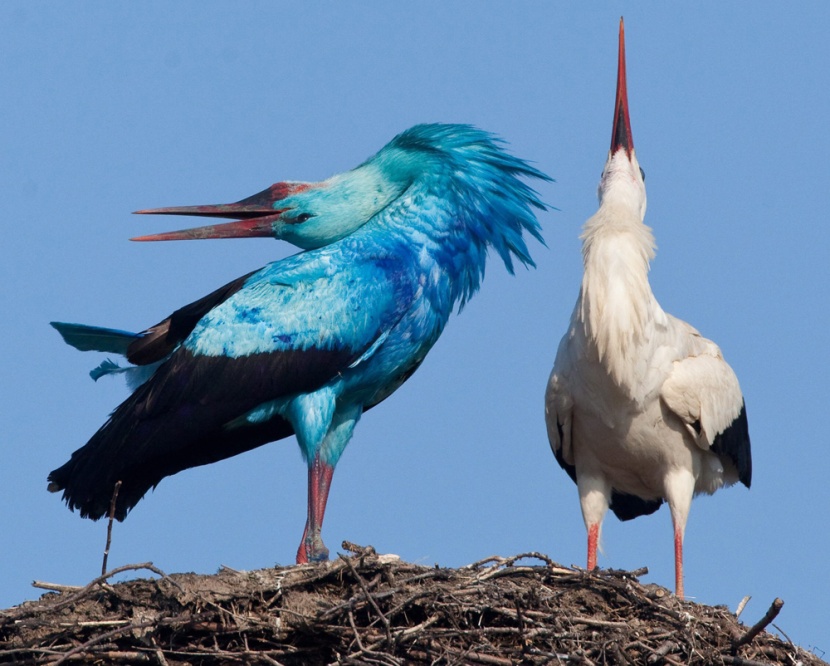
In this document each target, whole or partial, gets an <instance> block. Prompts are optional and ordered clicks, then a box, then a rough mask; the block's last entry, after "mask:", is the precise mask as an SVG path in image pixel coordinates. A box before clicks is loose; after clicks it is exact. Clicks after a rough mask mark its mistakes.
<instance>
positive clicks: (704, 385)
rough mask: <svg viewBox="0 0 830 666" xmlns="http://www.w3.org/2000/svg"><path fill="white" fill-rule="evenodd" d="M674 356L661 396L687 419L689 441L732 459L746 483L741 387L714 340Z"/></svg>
mask: <svg viewBox="0 0 830 666" xmlns="http://www.w3.org/2000/svg"><path fill="white" fill-rule="evenodd" d="M702 342H705V343H706V345H705V347H704V348H703V349H702V350H701V351H700V353H698V354H696V355H694V356H690V357H688V358H685V359H682V360H679V361H675V362H674V364H673V366H672V369H671V372H670V373H669V376H668V378H667V379H666V381H665V382H664V383H663V386H662V389H661V392H660V397H661V399H662V400H663V402H664V404H665V405H666V407H668V408H669V409H670V410H671V411H672V412H674V413H675V414H676V415H677V416H678V417H680V419H681V421H683V423H684V424H686V427H687V428H688V430H689V433H690V434H691V436H692V438H693V439H694V441H695V442H696V443H697V445H698V446H699V447H700V448H702V449H704V450H711V451H713V452H714V453H717V454H718V455H719V456H720V457H721V458H722V459H725V460H727V461H729V462H731V464H732V465H734V467H735V470H736V472H737V475H738V479H739V480H740V481H741V482H742V483H743V484H744V485H746V486H747V487H749V485H750V483H751V481H752V456H751V451H750V444H749V428H748V425H747V420H746V406H745V405H744V399H743V395H742V393H741V387H740V385H739V384H738V378H737V377H736V376H735V373H734V372H733V370H732V368H731V367H729V365H728V364H727V363H726V361H724V359H723V356H722V355H721V352H720V349H718V347H717V345H715V344H714V343H713V342H710V341H708V340H702Z"/></svg>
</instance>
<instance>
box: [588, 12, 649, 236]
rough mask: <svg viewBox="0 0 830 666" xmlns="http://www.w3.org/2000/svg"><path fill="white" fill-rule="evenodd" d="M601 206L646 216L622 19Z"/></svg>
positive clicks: (600, 189) (601, 189) (600, 191)
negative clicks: (623, 208)
mask: <svg viewBox="0 0 830 666" xmlns="http://www.w3.org/2000/svg"><path fill="white" fill-rule="evenodd" d="M598 196H599V202H600V206H603V205H610V204H613V205H624V206H626V207H628V208H630V209H632V210H633V211H634V212H635V213H636V214H638V215H639V217H640V220H641V221H642V219H643V218H644V217H645V214H646V184H645V173H644V172H643V170H642V169H641V168H640V164H639V162H637V155H636V153H635V152H634V137H633V135H632V134H631V119H630V117H629V115H628V90H627V87H626V80H625V31H624V29H623V21H622V19H620V46H619V59H618V64H617V100H616V104H615V105H614V129H613V131H612V133H611V150H610V151H609V152H608V160H607V161H606V162H605V168H604V169H603V170H602V179H601V180H600V183H599V191H598Z"/></svg>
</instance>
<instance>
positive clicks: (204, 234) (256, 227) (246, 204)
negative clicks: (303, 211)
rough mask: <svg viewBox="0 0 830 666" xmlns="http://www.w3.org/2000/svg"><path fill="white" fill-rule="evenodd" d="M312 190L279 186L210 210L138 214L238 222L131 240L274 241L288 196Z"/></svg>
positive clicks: (175, 209)
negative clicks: (276, 224)
mask: <svg viewBox="0 0 830 666" xmlns="http://www.w3.org/2000/svg"><path fill="white" fill-rule="evenodd" d="M307 188H308V184H307V183H285V182H281V183H275V184H274V185H271V187H269V188H267V189H265V190H263V191H262V192H258V193H257V194H254V195H253V196H250V197H247V198H246V199H242V200H241V201H237V202H236V203H230V204H213V205H206V206H171V207H168V208H151V209H147V210H137V211H136V213H137V214H139V215H195V216H199V217H231V218H237V221H236V222H226V223H223V224H211V225H208V226H204V227H193V228H191V229H182V230H181V231H169V232H166V233H161V234H151V235H149V236H137V237H135V238H131V239H130V240H134V241H168V240H200V239H203V238H262V237H274V231H273V223H274V222H276V221H277V219H278V218H279V217H280V216H281V215H282V214H283V213H284V212H285V211H286V210H288V209H287V208H280V207H279V202H280V201H281V200H282V199H285V198H286V197H287V196H289V195H291V194H294V193H296V192H298V191H301V190H304V189H307Z"/></svg>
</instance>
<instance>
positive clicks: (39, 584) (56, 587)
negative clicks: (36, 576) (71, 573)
mask: <svg viewBox="0 0 830 666" xmlns="http://www.w3.org/2000/svg"><path fill="white" fill-rule="evenodd" d="M32 587H36V588H38V589H41V590H50V591H52V592H77V591H78V590H81V589H83V585H61V584H60V583H47V582H45V581H42V580H33V581H32Z"/></svg>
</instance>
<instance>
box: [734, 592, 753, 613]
mask: <svg viewBox="0 0 830 666" xmlns="http://www.w3.org/2000/svg"><path fill="white" fill-rule="evenodd" d="M750 599H752V597H751V596H749V595H746V596H745V597H744V598H743V599H741V603H739V604H738V608H737V609H736V610H735V617H741V613H743V612H744V608H746V605H747V604H748V603H749V600H750Z"/></svg>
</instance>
